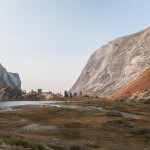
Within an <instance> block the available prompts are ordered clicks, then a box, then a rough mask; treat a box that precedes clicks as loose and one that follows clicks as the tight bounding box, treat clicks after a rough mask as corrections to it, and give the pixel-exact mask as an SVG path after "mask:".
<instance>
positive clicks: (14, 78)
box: [0, 64, 21, 89]
mask: <svg viewBox="0 0 150 150" xmlns="http://www.w3.org/2000/svg"><path fill="white" fill-rule="evenodd" d="M5 86H10V87H18V88H19V89H21V80H20V77H19V74H17V73H11V72H7V70H6V69H5V68H4V67H3V66H2V65H1V64H0V88H2V87H5Z"/></svg>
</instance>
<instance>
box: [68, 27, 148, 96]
mask: <svg viewBox="0 0 150 150" xmlns="http://www.w3.org/2000/svg"><path fill="white" fill-rule="evenodd" d="M149 65H150V28H148V29H145V30H143V31H141V32H138V33H135V34H132V35H128V36H125V37H121V38H117V39H115V40H113V41H111V42H109V43H108V44H106V45H104V46H102V47H101V48H100V49H99V50H97V51H96V52H94V53H93V54H92V55H91V57H90V59H89V60H88V62H87V64H86V66H85V67H84V69H83V71H82V73H81V75H80V77H79V78H78V80H77V81H76V83H75V84H74V85H73V86H72V88H71V89H70V92H72V93H75V92H77V93H79V92H82V93H93V94H96V95H98V96H108V95H111V94H113V93H114V92H116V91H118V90H119V89H121V88H122V87H123V86H124V85H126V84H127V83H129V82H130V81H131V80H133V79H134V78H136V77H137V76H138V75H139V74H140V73H142V72H143V71H144V70H145V69H146V67H147V66H149Z"/></svg>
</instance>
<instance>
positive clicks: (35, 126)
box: [22, 124, 58, 131]
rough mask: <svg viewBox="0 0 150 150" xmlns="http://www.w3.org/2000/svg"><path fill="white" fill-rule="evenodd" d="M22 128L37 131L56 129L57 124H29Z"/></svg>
mask: <svg viewBox="0 0 150 150" xmlns="http://www.w3.org/2000/svg"><path fill="white" fill-rule="evenodd" d="M22 129H23V130H27V131H37V130H55V129H58V127H57V126H54V125H51V126H42V125H39V124H30V125H27V126H25V127H23V128H22Z"/></svg>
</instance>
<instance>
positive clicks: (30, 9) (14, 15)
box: [0, 0, 150, 92]
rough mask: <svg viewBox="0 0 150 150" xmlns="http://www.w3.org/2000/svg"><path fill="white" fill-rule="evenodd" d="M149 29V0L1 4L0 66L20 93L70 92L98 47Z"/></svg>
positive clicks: (15, 0)
mask: <svg viewBox="0 0 150 150" xmlns="http://www.w3.org/2000/svg"><path fill="white" fill-rule="evenodd" d="M147 27H150V0H0V63H2V65H3V66H4V67H6V68H7V70H8V71H10V72H18V73H19V74H20V77H21V80H22V88H23V89H26V90H30V89H37V88H42V89H43V90H45V91H48V90H51V91H54V92H57V91H64V90H66V89H67V90H69V89H70V87H71V86H72V85H73V83H74V82H75V81H76V79H77V78H78V76H79V75H80V73H81V71H82V69H83V67H84V65H85V64H86V62H87V60H88V58H89V57H90V55H91V54H92V53H93V52H94V51H95V50H97V49H98V48H100V47H101V46H102V45H103V44H106V43H107V42H109V41H111V40H113V39H115V38H117V37H120V36H124V35H127V34H130V33H134V32H137V31H139V30H142V29H144V28H147Z"/></svg>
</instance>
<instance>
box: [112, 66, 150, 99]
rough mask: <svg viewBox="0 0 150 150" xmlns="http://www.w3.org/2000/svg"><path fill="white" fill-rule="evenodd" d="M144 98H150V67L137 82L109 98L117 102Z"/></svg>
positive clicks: (134, 81) (131, 83)
mask: <svg viewBox="0 0 150 150" xmlns="http://www.w3.org/2000/svg"><path fill="white" fill-rule="evenodd" d="M144 97H150V66H149V67H148V68H147V69H146V70H145V71H144V72H143V73H141V74H140V75H139V76H138V77H137V78H136V79H135V80H133V81H131V82H130V83H129V84H127V85H125V86H124V87H123V88H121V89H120V90H119V91H117V92H116V93H114V94H113V95H112V96H110V97H109V98H110V99H112V100H116V99H129V98H130V99H132V98H134V99H135V98H144Z"/></svg>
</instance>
